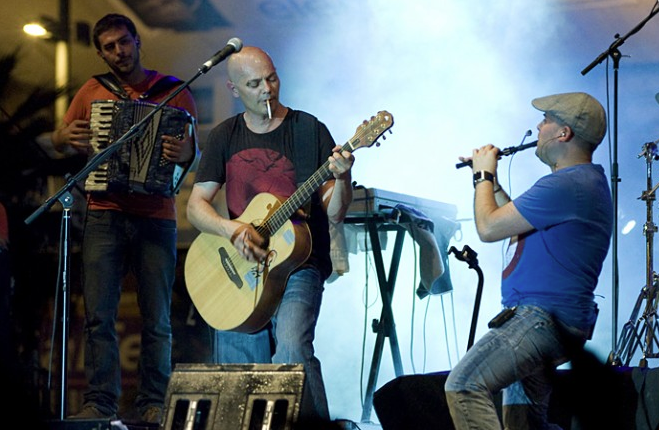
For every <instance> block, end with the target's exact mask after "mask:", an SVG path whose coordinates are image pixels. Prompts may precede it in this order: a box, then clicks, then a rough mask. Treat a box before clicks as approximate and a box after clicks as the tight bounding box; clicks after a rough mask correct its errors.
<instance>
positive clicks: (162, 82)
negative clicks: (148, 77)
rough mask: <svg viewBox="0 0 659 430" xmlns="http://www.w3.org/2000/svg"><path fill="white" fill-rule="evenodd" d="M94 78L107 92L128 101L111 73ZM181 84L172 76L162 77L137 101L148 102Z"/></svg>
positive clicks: (124, 92)
mask: <svg viewBox="0 0 659 430" xmlns="http://www.w3.org/2000/svg"><path fill="white" fill-rule="evenodd" d="M94 78H95V79H96V80H97V81H98V82H100V83H101V85H103V86H104V87H105V88H106V89H107V90H108V91H110V92H111V93H113V94H115V95H116V96H117V97H119V98H120V99H122V100H130V97H129V96H128V93H126V90H124V89H123V87H122V86H121V83H120V82H119V80H118V79H117V77H116V76H114V75H113V74H112V73H110V72H108V73H104V74H102V75H94ZM181 83H183V81H181V80H180V79H177V78H175V77H173V76H163V77H162V78H160V79H159V80H158V82H156V83H155V84H153V85H152V86H151V88H149V89H148V90H147V91H146V92H144V93H143V94H140V96H139V97H138V99H139V100H148V99H150V98H151V97H155V96H156V95H158V94H161V93H164V92H165V91H168V90H170V89H172V88H174V87H175V86H177V85H180V84H181Z"/></svg>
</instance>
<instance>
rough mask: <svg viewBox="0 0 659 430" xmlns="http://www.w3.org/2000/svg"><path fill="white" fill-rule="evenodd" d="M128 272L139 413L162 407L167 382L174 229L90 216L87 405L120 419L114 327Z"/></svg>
mask: <svg viewBox="0 0 659 430" xmlns="http://www.w3.org/2000/svg"><path fill="white" fill-rule="evenodd" d="M128 270H132V271H133V273H134V275H135V277H136V279H137V303H138V306H139V309H140V315H141V317H142V333H141V341H140V342H141V352H140V358H139V361H138V374H139V387H138V391H137V397H136V400H135V403H136V406H137V408H138V409H139V410H140V411H144V410H145V409H146V408H147V407H149V406H162V405H163V402H164V398H165V393H166V390H167V383H168V382H169V377H170V375H171V349H172V330H171V321H170V306H171V298H172V287H173V284H174V278H175V271H176V222H175V221H173V220H162V219H152V218H143V217H138V216H132V215H127V214H125V213H122V212H118V211H109V210H104V211H89V212H88V215H87V219H86V222H85V230H84V237H83V294H84V301H85V317H86V320H85V323H86V325H85V335H86V343H85V374H86V376H87V380H88V383H89V387H88V389H87V391H86V392H85V395H84V399H85V404H86V405H87V404H91V405H94V406H96V407H97V408H98V409H99V410H100V411H101V412H104V413H107V414H114V413H116V412H117V408H118V399H119V395H120V393H121V366H120V363H119V357H120V355H119V343H118V335H117V330H116V328H115V325H116V323H117V314H118V308H119V299H120V296H121V287H122V281H123V278H124V276H125V274H126V273H127V271H128Z"/></svg>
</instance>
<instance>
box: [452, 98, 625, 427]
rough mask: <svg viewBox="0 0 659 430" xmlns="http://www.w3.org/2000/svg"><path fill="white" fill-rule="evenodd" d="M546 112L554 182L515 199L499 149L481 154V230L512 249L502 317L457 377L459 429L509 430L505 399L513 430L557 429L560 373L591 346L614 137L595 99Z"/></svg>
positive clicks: (543, 141)
mask: <svg viewBox="0 0 659 430" xmlns="http://www.w3.org/2000/svg"><path fill="white" fill-rule="evenodd" d="M532 105H533V107H535V108H536V109H538V110H539V111H541V112H543V113H544V119H543V120H542V121H541V122H540V123H539V124H538V126H537V129H538V142H537V147H536V151H535V154H536V156H537V157H538V158H539V159H540V161H542V162H543V163H544V164H546V165H547V166H549V168H550V170H551V173H549V174H548V175H546V176H543V177H541V178H540V179H538V181H537V182H536V183H535V184H534V185H533V186H532V187H531V188H529V189H528V190H527V191H526V192H524V193H522V194H521V195H520V196H519V197H516V198H515V199H511V197H510V196H508V195H507V194H506V192H505V191H504V190H503V189H502V188H501V186H500V184H499V183H498V181H497V160H498V158H499V155H500V151H499V149H498V148H496V147H494V146H492V145H485V146H483V147H481V148H478V149H474V150H473V152H472V155H471V157H460V160H461V161H463V162H466V161H471V163H472V169H473V174H474V175H473V184H474V188H475V197H474V218H475V223H476V230H477V232H478V235H479V237H480V238H481V240H483V241H484V242H496V241H500V240H508V250H507V252H506V261H505V262H504V270H503V273H502V277H501V294H502V305H503V310H502V311H501V313H499V314H498V315H497V316H495V317H494V319H492V321H490V323H489V324H488V327H489V328H490V330H489V331H488V332H487V333H486V334H485V335H484V336H483V337H482V338H481V339H480V340H478V342H477V343H476V344H475V345H474V346H473V347H472V348H470V349H469V351H468V352H467V353H466V354H465V356H464V357H463V358H462V359H461V360H460V361H459V362H458V364H457V365H456V366H455V368H454V369H452V371H451V372H450V374H449V376H448V379H447V381H446V384H445V391H446V398H447V402H448V406H449V410H450V413H451V417H452V419H453V423H454V424H455V428H456V429H457V430H463V429H480V430H484V429H485V430H488V429H501V428H502V426H501V423H500V419H499V417H498V415H497V410H496V408H495V404H494V395H495V394H496V393H498V392H499V391H501V390H503V408H502V410H503V417H502V418H503V423H504V427H505V428H507V429H558V428H560V427H558V426H556V425H553V424H549V423H548V421H547V420H548V418H547V411H548V406H549V398H550V394H551V390H552V386H551V377H552V374H553V373H554V371H555V369H556V367H557V366H559V365H561V364H563V363H566V362H568V361H569V360H570V357H571V353H572V352H574V351H577V350H579V349H581V348H582V347H583V345H584V344H585V342H586V340H588V339H590V337H591V334H592V330H593V327H594V324H595V320H596V319H597V304H596V303H595V301H594V294H593V291H594V290H595V287H596V285H597V280H598V277H599V274H600V272H601V269H602V264H603V261H604V259H605V257H606V255H607V253H608V249H609V243H610V238H611V231H612V223H613V205H612V201H611V192H610V189H609V185H608V182H607V178H606V175H605V173H604V169H603V168H602V166H600V165H598V164H593V162H592V157H593V152H594V151H595V149H596V148H597V146H598V145H599V144H600V142H601V141H602V139H603V138H604V135H605V133H606V114H605V111H604V108H603V107H602V105H601V104H600V103H599V102H598V101H597V100H596V99H595V98H593V97H592V96H590V95H589V94H586V93H581V92H577V93H564V94H555V95H550V96H546V97H541V98H537V99H534V100H533V101H532Z"/></svg>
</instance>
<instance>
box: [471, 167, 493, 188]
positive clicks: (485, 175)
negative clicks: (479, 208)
mask: <svg viewBox="0 0 659 430" xmlns="http://www.w3.org/2000/svg"><path fill="white" fill-rule="evenodd" d="M483 181H490V182H492V183H493V184H494V175H493V174H492V173H490V172H488V171H487V170H479V171H477V172H474V188H476V185H478V184H480V183H481V182H483Z"/></svg>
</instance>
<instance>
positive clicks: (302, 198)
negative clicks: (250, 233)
mask: <svg viewBox="0 0 659 430" xmlns="http://www.w3.org/2000/svg"><path fill="white" fill-rule="evenodd" d="M357 139H359V137H357ZM354 147H355V139H353V141H348V142H347V143H345V144H344V145H343V147H342V148H341V150H342V151H352V150H353V148H354ZM330 176H331V172H330V169H329V160H328V161H325V163H323V165H322V166H320V168H319V169H318V170H316V172H314V174H313V175H311V176H310V177H309V179H307V180H306V181H305V182H304V184H302V185H301V186H300V188H298V189H297V190H296V191H295V192H294V193H293V194H292V195H291V196H290V197H289V198H288V199H286V201H285V202H284V203H283V204H282V205H281V206H280V207H279V208H278V209H277V210H276V211H275V212H274V213H272V215H271V216H270V217H268V219H266V220H265V221H264V222H263V224H261V226H263V228H265V229H266V233H269V234H272V233H274V232H276V231H277V230H279V228H280V227H281V226H282V225H284V223H285V222H286V221H287V220H288V219H290V217H291V216H292V215H293V214H294V213H295V211H297V210H298V209H299V208H300V207H302V205H304V204H305V203H306V202H307V200H309V198H310V197H311V195H312V194H313V193H314V192H315V191H316V190H317V189H318V187H320V185H321V184H322V183H323V182H325V181H326V180H327V179H328V178H329V177H330Z"/></svg>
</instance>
